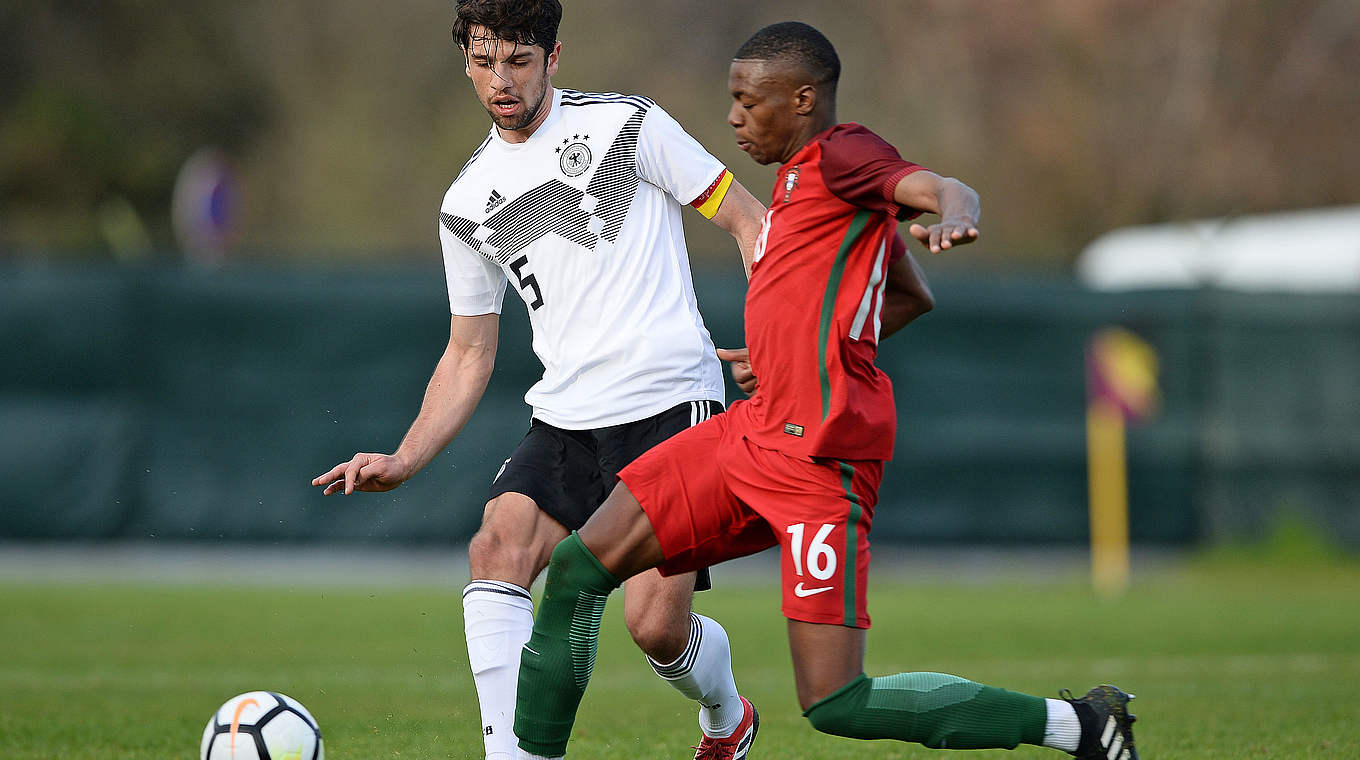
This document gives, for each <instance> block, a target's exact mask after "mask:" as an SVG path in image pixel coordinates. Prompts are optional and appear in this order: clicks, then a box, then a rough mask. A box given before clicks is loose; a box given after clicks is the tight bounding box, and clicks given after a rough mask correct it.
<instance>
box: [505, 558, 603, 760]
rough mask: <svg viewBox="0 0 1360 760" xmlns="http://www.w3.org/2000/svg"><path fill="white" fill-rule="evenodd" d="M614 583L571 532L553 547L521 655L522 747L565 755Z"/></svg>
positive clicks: (518, 704) (518, 721) (518, 715)
mask: <svg viewBox="0 0 1360 760" xmlns="http://www.w3.org/2000/svg"><path fill="white" fill-rule="evenodd" d="M618 587H619V582H618V580H617V579H615V578H614V576H613V575H610V574H609V571H608V570H605V569H604V566H603V565H601V564H600V561H599V560H598V559H596V558H595V555H594V554H591V553H590V550H589V549H587V548H586V545H585V544H584V543H582V542H581V538H580V536H577V535H576V533H575V532H572V534H571V535H570V536H568V537H567V538H565V539H563V541H562V542H561V543H559V544H558V545H557V548H556V549H553V553H552V559H551V560H550V561H549V562H548V580H547V582H546V585H545V586H544V589H543V599H542V600H541V601H540V602H539V604H538V614H537V615H536V616H535V619H534V632H533V635H532V636H530V637H529V643H528V644H525V645H524V651H523V653H522V654H521V655H520V663H519V693H518V695H517V696H516V699H515V736H517V737H519V746H520V748H521V749H524V750H526V751H528V752H532V753H533V754H535V755H542V756H544V757H558V756H560V755H564V754H566V750H567V739H569V738H571V726H572V724H573V723H575V722H576V708H577V707H578V706H580V704H581V696H582V695H584V694H585V691H586V684H587V683H589V682H590V671H591V670H592V669H593V668H594V667H595V647H596V644H597V642H598V641H599V638H600V618H601V617H602V616H603V615H604V604H605V601H606V600H608V598H609V594H610V592H612V591H613V590H614V589H616V588H618Z"/></svg>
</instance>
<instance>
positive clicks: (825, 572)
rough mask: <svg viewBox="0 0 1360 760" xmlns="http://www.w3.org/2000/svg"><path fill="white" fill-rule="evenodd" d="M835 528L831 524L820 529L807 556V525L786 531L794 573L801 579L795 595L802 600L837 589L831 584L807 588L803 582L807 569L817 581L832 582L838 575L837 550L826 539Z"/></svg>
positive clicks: (796, 586)
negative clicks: (805, 542)
mask: <svg viewBox="0 0 1360 760" xmlns="http://www.w3.org/2000/svg"><path fill="white" fill-rule="evenodd" d="M835 528H836V526H835V525H832V524H830V523H826V524H824V525H822V527H820V528H818V529H817V534H816V535H814V536H813V537H812V542H811V543H810V544H808V546H807V554H806V555H804V554H803V534H804V533H805V532H806V530H807V523H795V524H793V525H790V526H789V527H787V528H785V529H784V530H785V532H786V533H788V534H789V535H790V536H791V538H790V539H789V554H790V556H791V558H792V559H793V572H794V574H795V575H797V576H798V578H799V581H798V582H797V583H796V584H795V585H794V587H793V593H794V595H795V596H797V597H799V598H800V599H803V598H807V597H809V596H812V595H814V594H821V593H823V592H826V591H831V590H832V589H833V588H835V587H834V586H832V585H830V584H826V585H817V586H816V587H815V588H814V587H811V586H805V585H803V581H802V580H801V579H802V578H803V577H804V574H803V568H807V573H808V574H809V575H811V576H812V577H813V578H815V579H816V580H817V581H828V580H831V576H833V575H835V574H836V564H837V563H836V550H835V549H833V548H831V547H830V546H829V545H827V543H826V537H827V536H829V535H831V531H832V530H835ZM805 560H806V561H805Z"/></svg>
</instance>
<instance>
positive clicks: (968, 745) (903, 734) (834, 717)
mask: <svg viewBox="0 0 1360 760" xmlns="http://www.w3.org/2000/svg"><path fill="white" fill-rule="evenodd" d="M803 716H804V717H806V718H807V719H808V720H809V721H811V722H812V725H813V727H814V728H816V729H817V730H818V731H822V732H824V733H828V734H835V735H837V736H848V737H850V738H853V739H901V740H902V741H907V742H920V743H921V744H924V745H926V746H927V747H932V748H934V749H991V748H1005V749H1014V748H1015V746H1016V745H1017V744H1021V743H1024V744H1042V743H1043V741H1044V726H1045V724H1046V723H1047V722H1048V707H1047V705H1045V703H1044V700H1043V699H1042V698H1041V697H1031V696H1029V695H1027V694H1020V693H1018V692H1014V691H1006V690H1005V689H998V688H996V687H993V686H983V685H982V684H980V683H973V682H972V681H967V680H964V679H962V678H959V677H958V676H951V675H945V674H944V673H898V674H897V675H895V676H883V677H879V678H869V677H867V676H865V675H864V674H862V673H861V674H860V675H859V677H858V678H856V679H855V680H853V681H851V682H850V683H848V684H846V685H845V686H842V687H841V688H840V689H838V690H837V691H836V692H835V693H834V694H832V695H831V696H829V697H827V698H826V699H823V700H822V701H820V702H818V703H817V704H815V705H813V706H812V707H809V708H808V709H807V712H804V713H803Z"/></svg>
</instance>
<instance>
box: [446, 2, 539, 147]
mask: <svg viewBox="0 0 1360 760" xmlns="http://www.w3.org/2000/svg"><path fill="white" fill-rule="evenodd" d="M471 43H472V45H471V47H470V48H467V49H464V51H463V54H464V56H465V57H466V59H467V68H466V71H467V75H468V78H469V79H471V80H472V86H473V88H474V89H475V90H476V91H477V99H478V100H479V101H481V103H482V107H483V108H485V109H486V112H487V113H489V114H491V120H492V121H493V122H495V123H496V126H497V127H499V128H500V129H501V131H502V132H514V133H519V134H520V135H521V136H522V137H523V139H528V137H529V135H531V134H533V132H534V130H535V129H537V128H538V125H539V124H542V123H543V120H544V119H545V118H547V116H548V109H547V108H545V107H544V106H545V102H544V101H545V100H546V99H547V95H548V91H549V88H550V87H551V85H552V81H551V80H552V75H553V74H556V73H557V56H558V52H559V51H560V50H561V49H562V45H561V43H555V44H554V45H553V51H552V54H551V55H545V54H544V52H543V48H541V47H539V46H537V45H524V44H521V43H516V42H511V41H509V40H502V39H498V38H496V37H493V36H491V35H490V34H489V33H488V32H487V30H486V29H485V28H484V27H480V26H476V27H473V28H472V35H471Z"/></svg>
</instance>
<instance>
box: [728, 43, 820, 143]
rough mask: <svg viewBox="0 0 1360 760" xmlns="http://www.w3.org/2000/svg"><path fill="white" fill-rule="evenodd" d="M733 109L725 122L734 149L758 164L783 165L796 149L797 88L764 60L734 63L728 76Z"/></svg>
mask: <svg viewBox="0 0 1360 760" xmlns="http://www.w3.org/2000/svg"><path fill="white" fill-rule="evenodd" d="M727 88H728V91H729V92H731V93H732V107H731V108H730V109H729V110H728V112H727V123H728V124H730V125H732V128H733V129H734V130H736V132H737V147H738V148H741V149H742V150H744V151H746V152H747V153H748V154H750V156H751V158H753V159H755V161H756V163H758V164H772V163H775V162H783V161H784V160H786V159H788V158H791V157H792V156H793V154H794V153H796V152H798V149H799V148H800V147H802V145H801V144H798V127H799V122H798V118H797V117H798V113H797V110H796V109H797V103H796V101H795V97H794V96H795V93H796V88H795V87H793V86H791V85H790V84H789V82H788V77H786V76H783V75H782V72H781V71H779V70H778V67H777V66H776V67H772V66H770V65H769V63H768V62H766V61H755V60H736V61H732V67H731V68H730V69H729V70H728V73H727Z"/></svg>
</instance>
